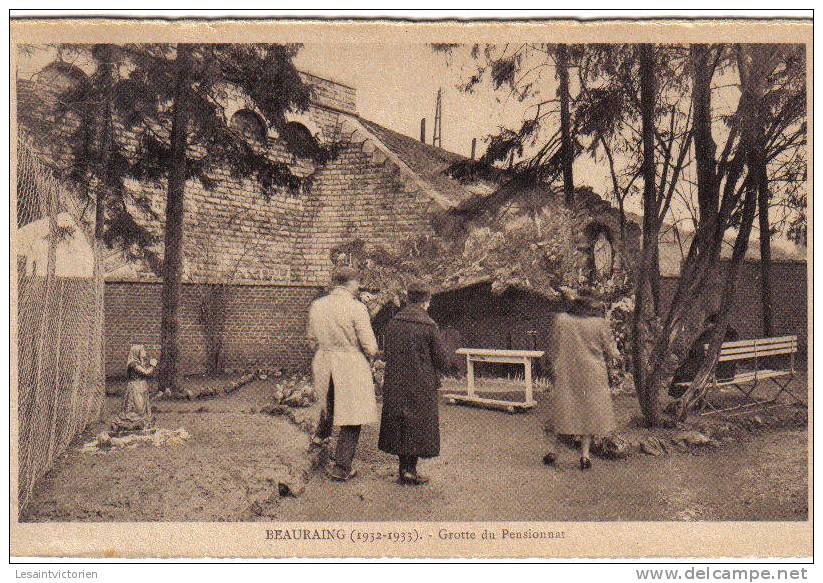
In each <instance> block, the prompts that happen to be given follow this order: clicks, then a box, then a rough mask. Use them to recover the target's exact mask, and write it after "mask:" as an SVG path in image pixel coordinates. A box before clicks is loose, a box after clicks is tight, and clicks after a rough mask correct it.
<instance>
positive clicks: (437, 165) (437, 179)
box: [358, 117, 490, 206]
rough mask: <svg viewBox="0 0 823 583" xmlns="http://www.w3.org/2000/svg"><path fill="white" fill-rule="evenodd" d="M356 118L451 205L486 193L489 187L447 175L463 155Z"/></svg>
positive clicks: (463, 158) (463, 159)
mask: <svg viewBox="0 0 823 583" xmlns="http://www.w3.org/2000/svg"><path fill="white" fill-rule="evenodd" d="M358 120H359V121H360V123H361V124H363V126H365V128H366V129H367V130H369V131H370V132H371V133H372V134H373V135H374V136H375V138H377V139H378V140H380V142H381V143H382V144H383V145H385V146H386V147H387V148H388V149H390V150H391V151H392V152H394V154H396V155H397V157H398V158H400V159H401V160H402V161H403V162H404V163H405V164H406V165H407V166H408V167H409V168H410V169H411V170H412V171H413V172H414V173H415V174H417V175H418V176H419V177H420V178H421V179H423V180H425V181H426V182H427V183H429V184H430V185H431V186H432V187H433V188H434V189H435V190H437V191H438V192H439V193H440V194H442V195H443V196H445V197H446V198H448V199H449V200H450V201H451V202H452V203H453V204H454V205H455V206H456V205H458V204H460V203H461V202H463V201H464V200H466V199H469V198H472V197H474V196H476V195H477V194H479V193H481V194H489V192H490V187H485V186H484V185H483V184H482V183H478V184H476V185H468V184H465V183H461V182H460V181H458V180H456V179H455V178H453V177H451V176H449V175H448V173H447V170H448V169H449V168H450V167H451V166H453V165H454V164H456V163H458V162H462V161H465V160H468V158H466V156H463V155H461V154H456V153H455V152H450V151H448V150H444V149H443V148H438V147H437V146H433V145H431V144H426V143H424V142H421V141H420V140H418V139H415V138H412V137H409V136H406V135H404V134H401V133H398V132H396V131H394V130H390V129H389V128H386V127H383V126H381V125H380V124H377V123H375V122H373V121H370V120H367V119H364V118H362V117H359V118H358Z"/></svg>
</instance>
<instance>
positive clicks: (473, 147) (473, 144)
mask: <svg viewBox="0 0 823 583" xmlns="http://www.w3.org/2000/svg"><path fill="white" fill-rule="evenodd" d="M475 150H477V138H472V160H474V153H475Z"/></svg>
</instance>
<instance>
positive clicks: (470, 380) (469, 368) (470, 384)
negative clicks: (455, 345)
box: [466, 356, 474, 397]
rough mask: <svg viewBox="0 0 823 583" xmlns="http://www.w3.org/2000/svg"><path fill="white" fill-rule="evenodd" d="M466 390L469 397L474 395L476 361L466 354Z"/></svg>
mask: <svg viewBox="0 0 823 583" xmlns="http://www.w3.org/2000/svg"><path fill="white" fill-rule="evenodd" d="M466 391H467V392H468V395H469V397H474V361H473V360H472V357H471V356H466Z"/></svg>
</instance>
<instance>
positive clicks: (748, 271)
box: [661, 261, 808, 351]
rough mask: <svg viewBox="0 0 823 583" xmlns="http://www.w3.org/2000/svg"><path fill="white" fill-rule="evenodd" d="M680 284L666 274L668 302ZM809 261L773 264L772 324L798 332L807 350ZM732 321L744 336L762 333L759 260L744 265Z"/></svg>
mask: <svg viewBox="0 0 823 583" xmlns="http://www.w3.org/2000/svg"><path fill="white" fill-rule="evenodd" d="M676 287H677V278H670V277H667V278H664V279H663V281H662V285H661V296H662V301H663V306H664V308H665V307H667V306H668V304H669V302H670V301H671V297H672V296H673V295H674V292H675V289H676ZM806 292H807V274H806V264H805V263H802V262H780V263H773V264H772V328H773V334H774V335H776V336H779V335H783V334H796V335H797V337H798V340H799V343H800V346H801V350H802V351H805V350H806V349H807V347H808V310H807V293H806ZM731 321H732V323H733V325H734V327H735V329H736V330H737V332H738V334H739V335H740V338H741V339H746V338H758V337H761V336H763V325H762V324H763V316H762V311H761V306H760V263H759V262H751V261H747V262H746V263H744V264H743V267H742V268H741V272H740V277H739V278H738V281H737V293H736V294H735V300H734V305H733V307H732V320H731Z"/></svg>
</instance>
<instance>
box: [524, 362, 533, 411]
mask: <svg viewBox="0 0 823 583" xmlns="http://www.w3.org/2000/svg"><path fill="white" fill-rule="evenodd" d="M523 365H524V366H525V367H526V403H531V402H532V362H531V360H530V359H529V358H528V357H527V358H524V359H523Z"/></svg>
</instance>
